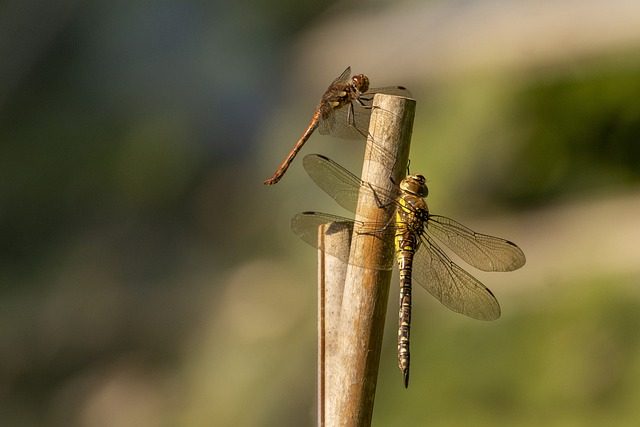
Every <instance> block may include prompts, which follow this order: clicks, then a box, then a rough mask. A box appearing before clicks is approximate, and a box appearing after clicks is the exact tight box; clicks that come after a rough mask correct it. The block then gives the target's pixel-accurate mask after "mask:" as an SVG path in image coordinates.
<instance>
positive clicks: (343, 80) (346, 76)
mask: <svg viewBox="0 0 640 427" xmlns="http://www.w3.org/2000/svg"><path fill="white" fill-rule="evenodd" d="M350 79H351V66H348V67H347V69H346V70H344V71H343V72H342V74H340V75H339V76H338V77H336V78H335V79H334V80H333V81H332V82H331V84H330V85H329V87H331V86H333V85H336V84H347V82H348V81H349V80H350Z"/></svg>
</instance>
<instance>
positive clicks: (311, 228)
mask: <svg viewBox="0 0 640 427" xmlns="http://www.w3.org/2000/svg"><path fill="white" fill-rule="evenodd" d="M325 224H331V225H330V226H329V227H328V229H327V234H330V233H336V232H339V231H342V230H344V227H347V228H348V230H349V232H348V233H347V235H344V234H342V235H341V237H340V238H338V239H337V240H336V238H335V237H334V239H331V244H326V242H322V243H321V242H319V241H318V227H319V226H321V225H325ZM354 224H356V222H355V221H353V220H352V219H349V218H344V217H341V216H337V215H331V214H326V213H321V212H302V213H298V214H296V215H294V216H293V218H291V229H292V230H293V232H294V233H295V234H296V235H297V236H298V237H300V238H301V239H302V240H303V241H305V242H306V243H308V244H309V245H311V246H313V247H314V248H318V249H320V250H322V251H324V252H326V253H328V254H330V255H332V256H334V257H336V258H338V259H340V260H342V261H343V262H345V263H351V264H354V265H357V266H360V267H365V268H370V269H374V270H390V269H391V268H393V259H390V261H389V263H388V264H386V265H380V264H378V263H379V260H371V261H370V260H368V259H367V260H363V259H358V260H349V251H348V250H347V251H345V250H344V248H345V246H346V247H350V242H351V235H352V233H353V228H354ZM358 224H359V227H358V233H361V234H371V235H381V233H382V231H383V228H382V227H380V226H378V225H375V224H372V223H371V224H362V223H358ZM374 263H376V264H374Z"/></svg>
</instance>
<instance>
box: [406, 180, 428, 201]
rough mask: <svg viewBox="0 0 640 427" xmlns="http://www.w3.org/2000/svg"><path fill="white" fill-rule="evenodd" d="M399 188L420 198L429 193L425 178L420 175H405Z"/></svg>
mask: <svg viewBox="0 0 640 427" xmlns="http://www.w3.org/2000/svg"><path fill="white" fill-rule="evenodd" d="M400 189H401V190H402V191H405V192H407V193H409V194H413V195H415V196H418V197H422V198H425V197H427V196H428V195H429V188H427V180H426V179H425V177H424V176H422V175H415V174H411V175H407V177H406V178H405V179H403V180H402V182H401V183H400Z"/></svg>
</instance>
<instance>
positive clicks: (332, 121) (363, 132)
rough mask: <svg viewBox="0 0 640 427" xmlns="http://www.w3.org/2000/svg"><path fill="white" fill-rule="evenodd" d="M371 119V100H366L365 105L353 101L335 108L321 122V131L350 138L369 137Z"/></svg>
mask: <svg viewBox="0 0 640 427" xmlns="http://www.w3.org/2000/svg"><path fill="white" fill-rule="evenodd" d="M370 120H371V101H370V100H369V101H365V107H363V106H361V105H360V104H358V102H357V101H352V102H350V103H347V104H346V105H343V106H342V107H340V108H334V109H333V110H332V111H331V114H330V115H329V116H328V117H326V118H323V120H322V121H321V122H320V133H321V134H322V135H331V136H335V137H336V138H342V139H350V140H356V141H358V140H364V139H367V135H368V133H369V121H370Z"/></svg>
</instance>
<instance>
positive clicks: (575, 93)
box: [0, 0, 640, 427]
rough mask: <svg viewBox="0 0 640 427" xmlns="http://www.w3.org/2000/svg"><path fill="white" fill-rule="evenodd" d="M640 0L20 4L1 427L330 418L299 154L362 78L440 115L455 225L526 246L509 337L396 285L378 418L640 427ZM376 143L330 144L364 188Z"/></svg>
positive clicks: (436, 171) (12, 64) (316, 193)
mask: <svg viewBox="0 0 640 427" xmlns="http://www.w3.org/2000/svg"><path fill="white" fill-rule="evenodd" d="M639 54H640V4H637V3H635V2H629V1H623V0H613V1H610V2H606V3H604V2H598V1H595V0H587V1H578V0H562V1H543V2H539V1H532V0H530V1H525V0H522V1H518V2H512V1H507V0H482V1H477V2H467V1H453V2H452V1H449V2H445V1H429V2H419V1H403V2H395V1H385V0H378V1H371V2H365V1H330V2H304V3H301V2H294V1H289V0H274V1H270V2H264V1H261V0H240V1H234V2H216V1H213V2H211V1H206V2H205V1H196V0H190V1H176V0H160V1H154V2H151V1H145V0H127V1H113V2H98V1H91V0H87V1H73V0H67V1H64V0H58V1H54V2H50V1H44V0H20V1H18V0H9V1H6V2H4V3H2V5H0V58H2V59H1V60H0V177H1V178H0V233H1V234H0V236H1V245H0V251H1V253H0V425H3V426H12V427H31V426H59V425H64V426H87V427H93V426H117V427H127V426H136V427H140V426H281V425H294V426H298V425H312V424H313V423H314V422H315V399H316V385H315V381H316V379H315V378H316V373H315V370H316V361H315V358H316V350H315V342H316V341H315V340H316V326H315V316H316V270H315V263H316V253H315V252H314V251H313V249H312V248H310V247H308V246H306V245H305V244H304V243H303V242H301V241H299V240H298V239H297V238H296V236H295V235H294V234H293V233H291V232H290V230H289V226H288V222H289V218H290V217H291V216H292V215H293V214H294V213H296V212H299V211H304V210H320V211H325V212H335V213H339V214H340V213H343V212H341V210H340V209H339V208H338V207H337V206H336V205H335V204H334V203H332V201H331V200H330V199H329V198H328V197H327V196H325V195H323V193H322V192H321V190H319V189H318V188H316V187H315V186H314V184H313V183H312V181H311V180H310V179H309V178H308V177H307V176H306V174H305V173H304V171H303V169H302V165H301V161H300V160H301V158H299V159H297V160H296V162H295V163H294V164H293V166H292V167H291V169H290V170H289V172H288V173H287V175H286V176H285V177H284V179H283V180H282V181H281V183H279V184H278V185H277V186H275V187H265V186H263V185H262V182H263V180H264V179H266V178H268V177H269V176H270V175H271V174H272V173H273V172H274V171H275V169H276V167H277V166H278V165H279V163H280V161H281V160H282V159H283V158H284V156H285V154H286V153H287V152H288V151H289V149H290V148H291V147H292V146H293V144H294V143H295V141H296V140H297V138H298V137H299V136H300V134H301V133H302V131H303V129H304V127H305V126H306V125H307V123H308V121H309V119H310V118H311V113H312V111H313V108H314V106H315V105H316V103H317V101H318V99H319V97H320V95H321V94H322V92H323V91H324V89H325V88H326V87H327V86H328V84H329V83H330V82H331V81H332V80H333V78H334V77H335V76H337V75H338V74H339V73H340V72H342V70H344V68H345V67H346V66H347V65H351V66H352V69H353V71H354V72H355V73H365V74H367V75H368V76H369V77H370V78H371V81H372V85H373V86H386V85H397V84H401V85H405V86H407V87H409V88H410V89H411V91H412V92H413V95H414V97H415V99H416V100H417V102H418V104H417V114H416V119H415V127H414V137H413V142H412V151H411V169H412V172H414V173H422V174H424V175H426V176H427V178H428V180H429V185H430V192H431V195H430V196H429V205H430V208H431V211H432V212H434V213H437V214H442V215H447V216H450V217H452V218H454V219H457V220H459V221H460V222H462V223H463V224H465V225H467V226H469V227H471V228H473V229H474V230H476V231H480V232H484V233H488V234H492V235H497V236H501V237H505V238H508V239H510V240H513V241H515V242H516V243H518V245H519V246H520V247H521V248H522V249H523V250H524V252H525V254H526V255H527V265H526V266H525V267H524V268H523V269H521V270H519V271H517V272H513V273H509V274H490V273H479V272H476V271H475V270H473V269H471V268H470V271H471V272H472V273H473V274H474V275H476V276H477V277H478V278H480V279H481V280H482V281H483V282H484V283H485V284H486V285H487V286H488V287H490V288H491V289H492V290H493V292H494V293H495V294H496V296H497V298H498V299H499V300H500V302H501V305H502V309H503V317H502V318H501V319H500V320H498V321H496V322H489V323H483V322H478V321H474V320H472V319H467V318H464V317H462V316H459V315H456V314H454V313H451V312H449V311H448V310H447V309H446V308H444V307H443V306H442V305H440V304H439V303H438V302H437V301H435V300H434V299H433V298H432V297H431V296H430V295H428V293H427V292H424V291H423V290H422V289H420V288H418V290H416V292H415V293H414V315H413V325H414V326H413V329H412V332H413V333H412V342H413V345H412V356H413V357H412V379H411V385H410V388H409V389H408V390H405V389H404V388H403V386H402V379H401V375H400V373H399V371H398V369H397V366H396V361H395V358H396V353H395V352H396V350H395V346H396V343H395V340H396V333H395V327H396V323H397V319H396V316H397V308H396V307H397V285H396V283H397V281H396V280H397V276H394V279H393V280H394V282H392V288H391V290H392V291H391V299H390V301H389V313H388V318H387V325H386V328H387V330H386V332H385V342H384V348H383V355H382V362H381V366H380V377H379V382H378V394H377V397H376V406H375V412H374V420H373V424H374V425H377V426H400V425H424V426H431V425H432V426H458V425H460V426H463V425H465V426H466V425H476V426H482V425H487V426H494V425H518V426H539V425H542V424H544V425H549V426H574V425H618V426H628V425H635V423H637V420H638V418H640V406H639V405H638V401H640V335H639V333H638V331H639V330H640V292H639V289H638V286H639V285H640V257H639V256H638V254H639V252H638V249H637V247H638V243H637V242H638V241H639V240H640V221H639V219H638V218H640V146H639V144H638V138H639V136H640V56H639ZM363 149H364V144H360V143H354V142H345V141H340V140H334V139H332V138H329V137H323V136H321V135H314V136H313V137H312V139H311V141H310V142H309V143H308V145H307V146H306V147H305V149H304V150H303V153H302V155H305V154H308V153H313V152H319V153H322V154H325V155H328V156H330V157H332V158H334V159H336V160H337V161H338V162H339V163H341V164H343V165H345V166H346V167H348V168H349V169H350V170H352V171H354V172H356V173H358V172H359V170H360V164H361V158H362V153H363Z"/></svg>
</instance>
